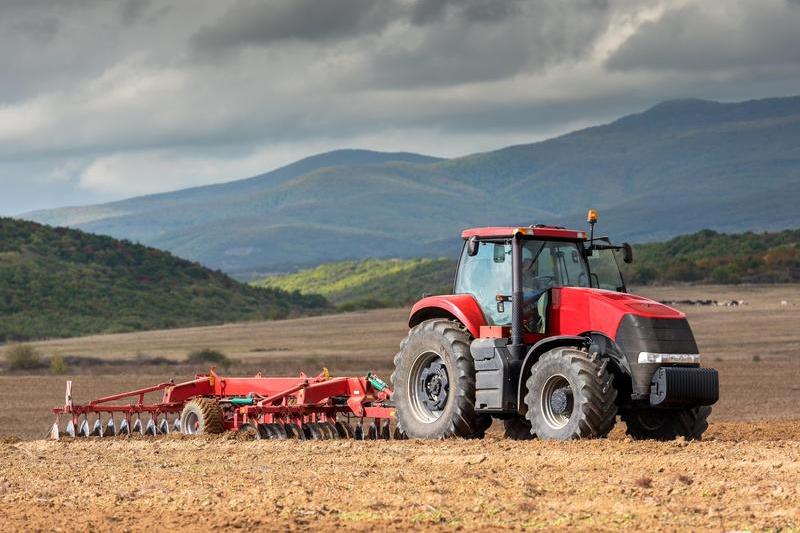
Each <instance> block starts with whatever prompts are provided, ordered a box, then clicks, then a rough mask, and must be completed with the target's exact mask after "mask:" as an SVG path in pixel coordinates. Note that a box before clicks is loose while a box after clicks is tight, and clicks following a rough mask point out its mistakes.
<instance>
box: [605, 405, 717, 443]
mask: <svg viewBox="0 0 800 533" xmlns="http://www.w3.org/2000/svg"><path fill="white" fill-rule="evenodd" d="M710 414H711V407H710V406H702V407H694V408H692V409H675V410H673V409H669V410H668V409H642V410H639V411H627V412H624V413H622V414H621V415H620V418H622V421H623V422H625V425H626V426H627V429H626V431H625V432H626V433H627V434H628V435H629V436H630V437H631V438H633V439H636V440H642V439H653V440H675V439H677V438H678V437H683V438H685V439H686V440H700V439H702V438H703V433H705V431H706V430H707V429H708V415H710Z"/></svg>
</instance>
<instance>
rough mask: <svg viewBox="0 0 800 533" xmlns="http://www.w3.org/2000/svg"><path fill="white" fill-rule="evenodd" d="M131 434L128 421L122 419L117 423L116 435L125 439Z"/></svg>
mask: <svg viewBox="0 0 800 533" xmlns="http://www.w3.org/2000/svg"><path fill="white" fill-rule="evenodd" d="M130 434H131V426H130V425H129V424H128V419H127V418H123V419H122V421H121V422H120V423H119V429H118V430H117V435H125V436H126V437H127V436H129V435H130Z"/></svg>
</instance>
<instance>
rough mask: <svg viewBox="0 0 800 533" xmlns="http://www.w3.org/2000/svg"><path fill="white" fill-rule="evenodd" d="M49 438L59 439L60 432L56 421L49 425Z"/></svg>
mask: <svg viewBox="0 0 800 533" xmlns="http://www.w3.org/2000/svg"><path fill="white" fill-rule="evenodd" d="M50 438H51V439H53V440H60V439H61V432H60V431H59V429H58V422H53V425H52V426H51V427H50Z"/></svg>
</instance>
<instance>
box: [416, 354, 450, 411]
mask: <svg viewBox="0 0 800 533" xmlns="http://www.w3.org/2000/svg"><path fill="white" fill-rule="evenodd" d="M419 381H420V383H419V384H420V388H421V389H422V391H421V392H422V394H421V395H420V396H421V400H422V403H423V404H424V405H425V407H427V408H428V409H430V410H431V411H441V410H442V409H444V406H445V405H446V404H447V391H448V385H449V380H448V378H447V369H446V368H445V367H444V365H443V364H442V363H441V362H439V361H433V362H431V363H430V364H429V365H428V366H427V367H425V368H423V369H422V371H421V372H420V375H419Z"/></svg>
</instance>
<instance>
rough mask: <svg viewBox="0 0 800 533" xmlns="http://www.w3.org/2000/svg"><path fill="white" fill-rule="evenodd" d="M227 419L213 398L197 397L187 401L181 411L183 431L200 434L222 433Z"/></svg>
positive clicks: (187, 433) (185, 433)
mask: <svg viewBox="0 0 800 533" xmlns="http://www.w3.org/2000/svg"><path fill="white" fill-rule="evenodd" d="M224 431H225V421H224V418H223V415H222V409H221V408H220V406H219V403H217V401H216V400H214V399H212V398H195V399H193V400H189V401H188V402H186V405H185V406H184V407H183V411H181V433H183V434H184V435H200V434H203V433H210V434H213V433H222V432H224Z"/></svg>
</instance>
